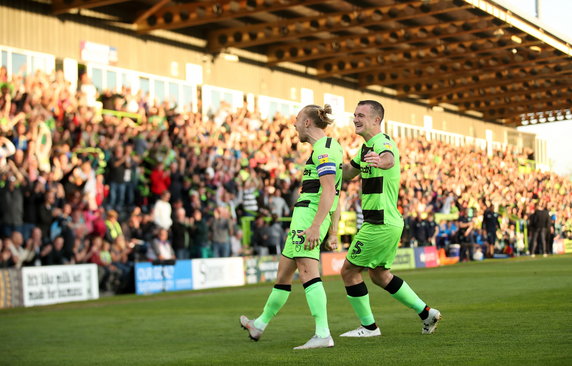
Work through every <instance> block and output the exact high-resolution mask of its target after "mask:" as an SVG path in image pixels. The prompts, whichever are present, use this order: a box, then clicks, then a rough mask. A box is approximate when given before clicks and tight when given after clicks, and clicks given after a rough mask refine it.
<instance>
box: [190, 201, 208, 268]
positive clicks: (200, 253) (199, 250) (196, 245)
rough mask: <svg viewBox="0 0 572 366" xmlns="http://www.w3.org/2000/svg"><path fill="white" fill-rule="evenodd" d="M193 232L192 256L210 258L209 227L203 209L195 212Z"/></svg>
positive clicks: (192, 224)
mask: <svg viewBox="0 0 572 366" xmlns="http://www.w3.org/2000/svg"><path fill="white" fill-rule="evenodd" d="M191 233H192V237H193V246H192V247H191V249H192V250H191V258H208V257H209V252H210V246H209V227H208V225H207V221H206V220H205V219H204V218H203V213H202V212H201V210H195V211H194V212H193V219H192V221H191Z"/></svg>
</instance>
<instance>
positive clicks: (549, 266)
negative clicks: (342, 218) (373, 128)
mask: <svg viewBox="0 0 572 366" xmlns="http://www.w3.org/2000/svg"><path fill="white" fill-rule="evenodd" d="M396 273H397V274H398V275H399V276H400V277H402V278H403V279H405V280H406V281H407V282H408V283H409V284H410V285H411V287H412V288H413V289H414V290H415V291H417V293H418V294H419V296H420V297H421V298H422V299H424V300H425V301H427V302H428V304H429V305H430V306H434V307H436V308H438V309H439V310H440V311H441V312H442V314H443V317H444V319H443V320H442V321H441V323H440V325H439V327H438V328H437V330H436V333H435V334H433V335H428V336H427V335H421V321H420V320H419V318H418V317H417V315H416V314H415V313H414V312H413V311H412V310H410V309H408V308H405V307H404V306H403V305H401V304H400V303H398V302H397V301H395V300H393V299H392V298H391V297H390V295H389V294H388V293H386V292H385V291H384V290H382V289H380V288H378V287H375V286H374V285H373V284H371V282H370V281H369V280H367V282H366V283H367V284H368V288H369V292H370V297H371V302H372V308H373V311H374V315H375V317H376V320H377V322H378V324H379V325H380V326H381V330H382V334H383V335H382V336H381V337H374V338H363V339H344V338H339V337H338V335H339V334H341V333H342V332H344V331H347V330H349V329H352V328H355V327H357V326H358V325H359V324H358V321H357V318H356V317H355V315H354V313H353V310H352V309H351V307H350V304H349V302H348V301H347V299H346V295H345V290H344V286H343V284H342V282H341V280H340V278H339V277H337V276H336V277H329V278H325V279H324V280H325V287H326V292H327V294H328V310H329V321H330V328H331V331H332V335H333V336H334V340H335V342H336V345H335V347H334V348H330V349H318V350H306V351H294V350H292V347H295V346H298V345H301V344H303V343H304V342H306V341H307V340H308V339H309V338H310V337H311V336H312V334H313V331H314V322H313V319H312V318H311V316H310V314H309V310H308V308H307V305H306V300H305V297H304V291H303V289H302V286H301V285H300V284H299V283H295V284H294V286H293V291H292V294H291V296H290V299H289V301H288V303H287V304H286V306H285V307H284V308H283V309H282V311H281V313H280V314H279V315H278V316H277V317H276V318H275V319H274V320H273V321H272V323H270V325H269V326H268V328H267V329H266V332H265V333H264V335H263V337H262V339H261V340H260V341H259V342H253V341H250V340H249V339H248V337H247V333H246V332H245V331H244V330H242V329H241V328H240V326H239V322H238V318H239V316H240V315H241V314H245V315H247V316H249V317H253V316H256V315H258V314H259V313H260V311H261V309H262V307H263V305H264V302H265V300H266V297H267V295H268V293H269V291H270V289H271V286H272V285H271V284H260V285H254V286H246V287H241V288H225V289H213V290H204V291H189V292H178V293H166V294H160V295H152V296H135V295H128V296H116V297H109V298H104V299H100V300H97V301H91V302H83V303H68V304H60V305H54V306H46V307H36V308H27V309H24V308H18V309H7V310H1V311H0V365H58V366H61V365H74V366H77V365H106V366H109V365H139V366H142V365H288V364H291V365H464V366H465V365H572V311H571V305H572V255H564V256H554V257H549V258H537V259H531V258H516V259H508V260H488V261H486V262H483V263H466V264H457V265H454V266H448V267H441V268H432V269H418V270H410V271H397V272H396Z"/></svg>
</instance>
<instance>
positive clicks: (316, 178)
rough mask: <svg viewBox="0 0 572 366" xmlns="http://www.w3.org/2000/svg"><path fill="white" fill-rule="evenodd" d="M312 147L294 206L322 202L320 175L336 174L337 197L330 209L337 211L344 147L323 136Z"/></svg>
mask: <svg viewBox="0 0 572 366" xmlns="http://www.w3.org/2000/svg"><path fill="white" fill-rule="evenodd" d="M312 147H313V150H312V153H311V154H310V158H308V161H306V166H305V167H304V175H303V176H302V191H301V193H300V198H298V201H297V202H296V204H295V205H294V206H295V207H296V206H306V207H307V206H308V205H318V204H319V203H320V195H321V194H322V186H321V185H320V177H321V176H322V175H326V174H335V175H336V197H335V198H334V203H333V204H332V207H331V209H330V211H335V210H336V208H337V207H338V201H339V195H340V189H341V187H342V161H343V150H342V147H341V146H340V144H339V143H338V142H337V141H336V140H335V139H333V138H331V137H322V138H321V139H319V140H318V141H316V142H315V143H314V146H312Z"/></svg>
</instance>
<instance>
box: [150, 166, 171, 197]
mask: <svg viewBox="0 0 572 366" xmlns="http://www.w3.org/2000/svg"><path fill="white" fill-rule="evenodd" d="M149 180H150V183H151V193H152V194H153V195H152V197H151V199H152V202H151V204H153V203H155V201H157V199H158V198H159V197H161V194H163V192H165V191H166V190H167V189H169V186H170V185H171V176H170V175H169V172H166V171H165V170H164V165H163V163H159V164H157V166H156V167H155V169H153V171H152V172H151V176H150V177H149Z"/></svg>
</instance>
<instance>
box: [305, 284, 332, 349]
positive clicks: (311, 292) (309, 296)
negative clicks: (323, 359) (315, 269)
mask: <svg viewBox="0 0 572 366" xmlns="http://www.w3.org/2000/svg"><path fill="white" fill-rule="evenodd" d="M303 286H304V291H305V292H306V301H307V302H308V307H309V308H310V313H311V314H312V316H313V317H314V320H315V321H316V335H317V336H318V337H321V338H325V337H329V336H330V328H329V327H328V310H327V303H328V300H327V298H326V291H325V290H324V285H323V284H322V280H321V279H320V277H316V278H314V279H312V280H310V281H308V282H306V283H304V284H303Z"/></svg>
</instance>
